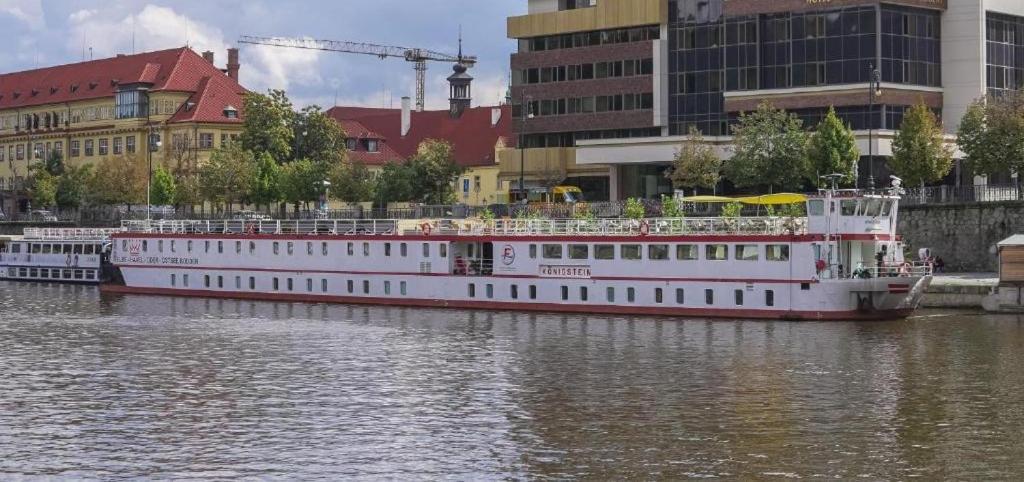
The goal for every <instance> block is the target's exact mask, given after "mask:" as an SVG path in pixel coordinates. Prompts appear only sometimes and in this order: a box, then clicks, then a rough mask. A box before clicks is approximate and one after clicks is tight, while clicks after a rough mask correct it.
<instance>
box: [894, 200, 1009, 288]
mask: <svg viewBox="0 0 1024 482" xmlns="http://www.w3.org/2000/svg"><path fill="white" fill-rule="evenodd" d="M899 216H900V217H899V226H898V231H897V232H899V233H900V234H902V235H903V239H904V241H905V242H906V244H907V246H908V247H909V248H910V249H911V252H912V253H914V256H915V257H916V255H917V250H918V249H919V248H930V249H931V250H932V255H933V256H941V257H942V259H943V260H944V261H945V262H946V270H947V271H950V272H964V273H967V272H995V271H998V257H997V252H996V244H997V243H998V242H1000V241H1002V240H1004V239H1006V238H1008V237H1010V236H1011V235H1014V234H1019V233H1024V203H1021V202H1019V201H1009V202H986V203H970V204H934V205H918V206H907V207H901V208H900V213H899Z"/></svg>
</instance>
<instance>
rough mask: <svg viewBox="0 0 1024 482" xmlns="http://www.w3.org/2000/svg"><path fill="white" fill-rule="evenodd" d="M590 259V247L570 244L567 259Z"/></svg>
mask: <svg viewBox="0 0 1024 482" xmlns="http://www.w3.org/2000/svg"><path fill="white" fill-rule="evenodd" d="M589 257H590V246H589V245H586V244H570V245H569V259H587V258H589Z"/></svg>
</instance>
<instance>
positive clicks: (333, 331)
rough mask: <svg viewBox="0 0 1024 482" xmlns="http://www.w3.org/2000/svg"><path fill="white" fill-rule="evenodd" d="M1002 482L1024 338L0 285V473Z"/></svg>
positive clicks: (1012, 473) (1015, 416)
mask: <svg viewBox="0 0 1024 482" xmlns="http://www.w3.org/2000/svg"><path fill="white" fill-rule="evenodd" d="M914 476H920V477H923V478H927V479H934V478H957V479H1020V478H1021V477H1022V476H1024V321H1022V318H1019V317H1016V316H986V315H979V314H964V313H938V312H924V313H921V314H920V315H919V316H916V317H914V318H912V319H910V320H907V321H901V322H884V323H809V322H798V323H789V322H755V321H707V320H675V319H668V318H622V317H609V316H562V315H544V314H513V313H489V312H471V311H449V310H424V309H403V308H388V307H351V306H326V305H311V304H289V303H269V302H265V303H264V302H247V301H237V302H236V301H224V300H204V299H186V298H163V297H144V296H107V295H102V296H101V295H100V294H99V292H98V291H97V290H96V289H95V288H92V287H81V286H60V285H47V284H4V283H0V478H3V479H10V478H20V477H28V478H33V477H44V478H46V477H56V478H75V479H82V478H103V479H112V478H214V479H223V478H235V477H255V478H283V479H292V480H307V479H316V478H323V479H333V480H339V479H345V480H352V479H381V478H397V479H403V480H410V479H431V480H435V479H438V478H450V479H461V480H467V479H473V480H491V479H535V478H536V479H570V478H589V479H624V478H630V479H659V478H660V479H669V478H672V479H677V478H691V477H724V478H752V477H768V478H776V477H777V478H783V477H794V478H795V477H801V478H819V477H830V478H852V477H868V478H873V479H902V478H909V477H914Z"/></svg>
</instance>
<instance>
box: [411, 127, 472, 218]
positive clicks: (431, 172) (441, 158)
mask: <svg viewBox="0 0 1024 482" xmlns="http://www.w3.org/2000/svg"><path fill="white" fill-rule="evenodd" d="M407 167H408V169H410V170H411V171H412V172H411V176H412V177H411V186H412V192H411V194H412V199H409V200H410V201H415V202H420V203H424V204H448V203H453V202H455V199H456V195H455V181H456V180H457V179H458V178H459V176H460V175H461V174H462V172H463V169H462V167H460V166H459V165H458V164H456V163H455V158H454V152H453V150H452V146H451V144H449V143H447V142H445V141H439V140H435V139H427V140H425V141H423V142H421V143H420V145H419V147H418V148H417V149H416V155H415V156H413V158H412V159H409V161H408V163H407Z"/></svg>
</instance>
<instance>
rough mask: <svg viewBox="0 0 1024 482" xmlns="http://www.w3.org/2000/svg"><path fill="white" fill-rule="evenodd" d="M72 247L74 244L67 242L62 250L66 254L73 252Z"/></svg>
mask: <svg viewBox="0 0 1024 482" xmlns="http://www.w3.org/2000/svg"><path fill="white" fill-rule="evenodd" d="M71 249H72V246H71V245H70V244H65V245H63V246H61V251H63V252H64V254H71ZM79 254H81V253H79Z"/></svg>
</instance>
